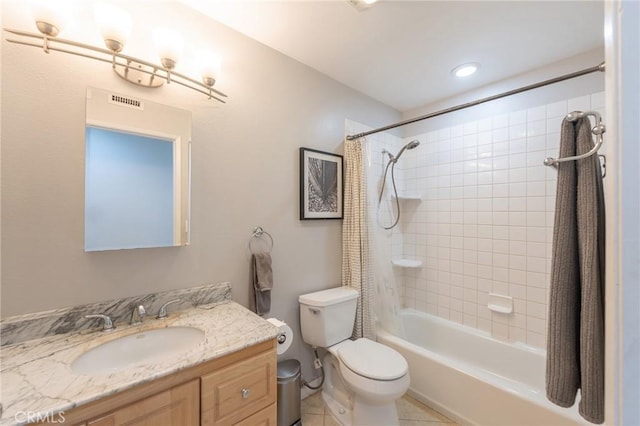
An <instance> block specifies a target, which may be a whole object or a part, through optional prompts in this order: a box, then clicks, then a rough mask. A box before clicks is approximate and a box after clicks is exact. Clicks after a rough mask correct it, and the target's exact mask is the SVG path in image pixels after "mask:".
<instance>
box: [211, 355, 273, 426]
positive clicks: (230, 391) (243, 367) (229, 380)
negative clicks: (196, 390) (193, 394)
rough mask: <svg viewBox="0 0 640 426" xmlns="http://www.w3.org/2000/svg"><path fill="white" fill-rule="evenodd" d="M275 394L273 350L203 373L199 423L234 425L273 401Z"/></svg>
mask: <svg viewBox="0 0 640 426" xmlns="http://www.w3.org/2000/svg"><path fill="white" fill-rule="evenodd" d="M276 394H277V388H276V354H275V351H269V352H266V353H263V354H260V355H257V356H254V357H251V358H248V359H245V360H244V361H240V362H238V363H235V364H232V365H230V366H228V367H226V368H223V369H221V370H220V371H216V372H214V373H211V374H207V375H205V376H202V391H201V396H200V398H201V406H202V418H201V420H202V425H203V426H212V425H216V426H218V425H233V424H235V423H237V422H239V421H241V420H243V419H245V418H247V417H249V416H250V415H252V414H254V413H256V412H258V411H260V410H262V409H263V408H265V407H268V406H269V405H271V404H273V403H275V402H276Z"/></svg>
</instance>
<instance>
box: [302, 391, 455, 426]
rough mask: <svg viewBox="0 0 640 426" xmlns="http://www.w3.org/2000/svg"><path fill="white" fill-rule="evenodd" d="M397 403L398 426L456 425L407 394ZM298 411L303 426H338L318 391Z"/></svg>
mask: <svg viewBox="0 0 640 426" xmlns="http://www.w3.org/2000/svg"><path fill="white" fill-rule="evenodd" d="M397 405H398V417H399V418H400V426H457V424H456V423H455V422H454V421H453V420H450V419H448V418H447V417H445V416H443V415H442V414H440V413H438V412H437V411H435V410H433V409H431V408H429V407H427V406H426V405H424V404H422V403H421V402H419V401H417V400H415V399H413V398H411V397H410V396H408V395H405V396H403V397H402V399H400V400H399V401H398V402H397ZM300 413H301V415H302V425H303V426H339V423H338V422H337V421H336V420H334V418H333V417H332V416H331V414H330V413H329V410H328V409H327V408H326V407H325V405H324V402H323V401H322V397H321V395H320V392H316V393H314V394H313V395H311V396H309V397H307V398H305V399H303V400H302V404H301V406H300Z"/></svg>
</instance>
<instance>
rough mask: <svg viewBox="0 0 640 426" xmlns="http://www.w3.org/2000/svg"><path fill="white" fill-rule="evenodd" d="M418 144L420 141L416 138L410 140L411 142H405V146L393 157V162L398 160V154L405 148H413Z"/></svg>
mask: <svg viewBox="0 0 640 426" xmlns="http://www.w3.org/2000/svg"><path fill="white" fill-rule="evenodd" d="M418 145H420V141H418V140H417V139H414V140H412V141H411V142H409V143H408V144H406V145H405V146H403V147H402V149H401V150H400V151H399V152H398V153H397V154H396V156H395V157H394V158H393V160H392V161H393V162H394V163H395V162H396V161H398V160H399V159H400V156H401V155H402V153H403V152H404V151H405V150H407V149H413V148H415V147H417V146H418Z"/></svg>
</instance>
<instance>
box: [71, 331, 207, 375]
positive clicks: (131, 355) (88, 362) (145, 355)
mask: <svg viewBox="0 0 640 426" xmlns="http://www.w3.org/2000/svg"><path fill="white" fill-rule="evenodd" d="M203 339H204V331H202V330H200V329H198V328H194V327H167V328H158V329H155V330H147V331H141V332H138V333H135V334H130V335H128V336H124V337H119V338H117V339H114V340H110V341H108V342H106V343H103V344H101V345H100V346H96V347H95V348H93V349H91V350H89V351H87V352H85V353H83V354H82V355H80V356H79V357H78V358H76V359H75V360H74V361H73V362H72V363H71V369H72V370H73V371H74V372H76V373H82V374H103V373H111V372H115V371H118V370H122V369H124V368H127V367H132V366H135V365H138V364H148V363H150V362H153V361H157V360H159V359H162V358H165V357H167V356H170V355H177V354H178V353H181V352H184V351H187V350H189V349H190V348H192V347H193V346H195V345H197V344H198V343H200V342H201V341H202V340H203Z"/></svg>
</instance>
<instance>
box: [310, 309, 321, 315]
mask: <svg viewBox="0 0 640 426" xmlns="http://www.w3.org/2000/svg"><path fill="white" fill-rule="evenodd" d="M309 312H311V313H312V314H313V315H318V314H319V313H320V309H316V308H309Z"/></svg>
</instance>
